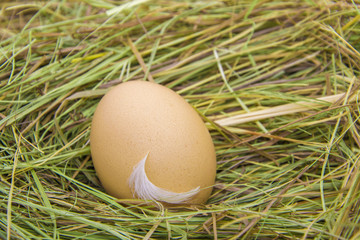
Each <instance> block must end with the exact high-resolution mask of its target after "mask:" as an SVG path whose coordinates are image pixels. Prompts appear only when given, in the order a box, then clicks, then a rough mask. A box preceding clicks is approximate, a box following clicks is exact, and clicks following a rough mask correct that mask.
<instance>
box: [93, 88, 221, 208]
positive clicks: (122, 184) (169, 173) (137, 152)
mask: <svg viewBox="0 0 360 240" xmlns="http://www.w3.org/2000/svg"><path fill="white" fill-rule="evenodd" d="M90 146H91V154H92V159H93V162H94V166H95V170H96V173H97V175H98V177H99V179H100V181H101V183H102V185H103V187H104V188H105V190H106V192H107V193H109V194H110V195H113V196H115V197H118V198H122V199H131V198H134V197H135V198H142V199H147V200H156V201H162V202H168V203H175V204H177V203H192V204H199V203H204V202H206V200H207V199H208V198H209V196H210V193H211V191H212V186H213V184H214V182H215V175H216V156H215V150H214V145H213V142H212V139H211V136H210V134H209V132H208V130H207V128H206V126H205V124H204V122H203V121H202V119H201V118H200V116H199V115H198V114H197V112H196V111H195V110H194V109H193V108H192V107H191V106H190V105H189V104H188V103H187V102H186V101H185V100H184V99H183V98H182V97H181V96H180V95H178V94H177V93H175V92H174V91H172V90H170V89H168V88H166V87H164V86H161V85H159V84H156V83H151V82H145V81H130V82H126V83H122V84H119V85H118V86H116V87H114V88H113V89H111V90H110V91H109V92H108V93H107V94H106V95H105V96H104V97H103V98H102V99H101V101H100V103H99V105H98V106H97V108H96V111H95V114H94V118H93V120H92V126H91V135H90Z"/></svg>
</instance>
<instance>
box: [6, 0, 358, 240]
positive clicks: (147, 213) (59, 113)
mask: <svg viewBox="0 0 360 240" xmlns="http://www.w3.org/2000/svg"><path fill="white" fill-rule="evenodd" d="M0 6H1V15H0V19H1V22H0V32H1V35H0V37H1V42H0V47H1V48H0V49H1V52H0V64H1V67H0V69H1V71H0V132H1V134H0V146H1V147H0V161H1V162H0V177H1V181H0V194H1V198H0V238H4V239H6V238H7V239H52V238H53V239H77V238H80V239H141V238H143V239H209V238H210V239H211V238H213V239H241V238H243V239H306V238H309V239H314V238H316V239H358V238H359V237H360V233H359V232H360V214H359V211H360V206H359V204H360V202H359V197H360V174H359V169H360V168H359V167H360V149H359V147H360V135H359V131H360V128H359V127H360V126H359V121H358V120H359V117H360V115H359V104H358V98H359V70H360V53H359V51H358V49H360V41H359V39H360V26H359V24H358V22H359V20H360V10H359V9H360V5H359V1H358V0H351V1H350V0H349V1H344V0H343V1H327V0H324V1H312V0H306V1H305V0H304V1H300V0H299V1H269V0H263V1H245V0H237V1H235V0H227V1H225V0H224V1H220V0H219V1H144V0H137V1H129V2H124V1H116V0H114V1H110V0H99V1H93V0H85V1H67V0H64V1H60V0H58V1H57V0H54V1H35V2H29V1H25V0H23V1H2V2H1V3H0ZM134 79H137V80H139V79H140V80H144V81H148V80H149V81H153V80H154V81H156V82H157V83H159V84H162V85H164V86H167V87H169V88H171V89H174V90H175V91H177V92H178V93H179V94H181V95H182V96H183V97H184V98H185V99H186V100H187V101H188V102H189V103H190V104H191V105H192V106H194V107H195V108H196V109H197V111H198V112H199V113H200V115H201V116H202V117H203V119H204V121H205V122H206V125H207V127H208V128H209V130H210V132H211V136H212V139H213V141H214V144H215V147H216V152H217V163H218V166H217V179H216V184H215V186H214V190H213V193H212V195H211V198H210V199H209V201H208V203H207V204H206V205H202V206H187V207H171V208H163V207H162V205H158V204H155V203H154V204H149V203H147V204H144V202H142V201H140V200H124V199H116V198H113V197H111V196H109V195H107V194H106V193H104V192H103V188H102V187H101V184H100V183H99V181H98V179H97V177H96V173H95V171H94V168H93V164H92V161H91V156H90V148H89V133H90V129H91V119H92V116H93V113H94V110H95V107H96V105H97V103H98V102H99V100H100V98H101V97H102V96H103V95H104V94H105V93H106V92H107V91H108V90H109V89H110V88H112V87H113V86H115V85H117V84H118V83H121V82H124V81H130V80H134Z"/></svg>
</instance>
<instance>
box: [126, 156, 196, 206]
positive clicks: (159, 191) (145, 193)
mask: <svg viewBox="0 0 360 240" xmlns="http://www.w3.org/2000/svg"><path fill="white" fill-rule="evenodd" d="M148 155H149V153H147V154H146V156H145V157H144V158H143V159H142V160H141V161H140V162H139V163H138V164H137V165H136V166H135V167H134V170H133V172H132V173H131V175H130V177H129V186H130V188H131V190H132V191H133V194H134V197H135V196H137V197H138V198H140V199H144V200H155V201H162V202H167V203H174V204H176V203H183V202H186V201H187V200H189V199H190V198H191V197H193V196H194V195H196V194H197V193H198V192H199V191H200V186H198V187H196V188H194V189H191V190H190V191H188V192H182V193H176V192H171V191H168V190H166V189H163V188H160V187H157V186H155V185H154V184H153V183H152V182H151V181H150V180H149V178H148V177H147V175H146V172H145V163H146V159H147V157H148Z"/></svg>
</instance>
